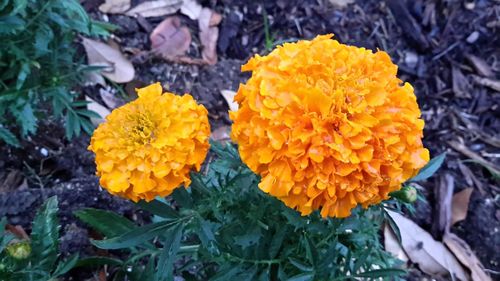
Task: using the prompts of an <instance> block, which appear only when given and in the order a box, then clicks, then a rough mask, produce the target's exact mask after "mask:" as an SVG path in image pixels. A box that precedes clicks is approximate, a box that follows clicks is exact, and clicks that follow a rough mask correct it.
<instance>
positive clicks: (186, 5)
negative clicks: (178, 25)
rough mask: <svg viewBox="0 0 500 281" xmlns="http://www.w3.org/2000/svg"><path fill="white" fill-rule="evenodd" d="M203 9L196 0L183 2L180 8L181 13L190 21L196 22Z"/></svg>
mask: <svg viewBox="0 0 500 281" xmlns="http://www.w3.org/2000/svg"><path fill="white" fill-rule="evenodd" d="M202 9H203V7H202V6H201V5H200V4H198V1H196V0H184V2H183V3H182V6H181V13H182V14H184V15H186V16H188V17H189V18H190V19H192V20H197V19H198V18H199V17H200V14H201V10H202Z"/></svg>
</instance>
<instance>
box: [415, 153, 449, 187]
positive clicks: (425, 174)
mask: <svg viewBox="0 0 500 281" xmlns="http://www.w3.org/2000/svg"><path fill="white" fill-rule="evenodd" d="M445 158H446V152H443V153H441V154H439V155H438V156H436V157H434V158H432V159H431V160H430V161H429V163H427V165H425V166H424V167H423V168H422V169H420V172H419V173H418V174H417V175H416V176H414V177H413V178H411V179H410V180H409V181H421V180H425V179H428V178H430V177H431V176H432V175H434V173H436V171H437V170H439V168H440V167H441V165H442V164H443V162H444V159H445Z"/></svg>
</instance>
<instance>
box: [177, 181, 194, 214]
mask: <svg viewBox="0 0 500 281" xmlns="http://www.w3.org/2000/svg"><path fill="white" fill-rule="evenodd" d="M172 198H174V200H175V202H177V204H179V205H181V206H182V207H183V208H187V209H189V208H192V207H193V199H192V198H191V195H190V194H189V192H188V191H187V189H186V188H184V187H182V186H181V187H179V188H176V189H175V190H174V192H173V193H172Z"/></svg>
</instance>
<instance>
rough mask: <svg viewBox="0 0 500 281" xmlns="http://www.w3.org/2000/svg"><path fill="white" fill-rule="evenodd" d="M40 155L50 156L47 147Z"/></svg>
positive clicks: (43, 148)
mask: <svg viewBox="0 0 500 281" xmlns="http://www.w3.org/2000/svg"><path fill="white" fill-rule="evenodd" d="M40 153H41V154H42V155H43V157H47V156H48V155H49V151H48V150H47V149H46V148H45V147H42V148H41V149H40Z"/></svg>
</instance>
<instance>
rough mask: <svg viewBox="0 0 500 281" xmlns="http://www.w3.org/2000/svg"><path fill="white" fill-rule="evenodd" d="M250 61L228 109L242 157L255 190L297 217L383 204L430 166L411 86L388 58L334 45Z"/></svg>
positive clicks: (294, 46)
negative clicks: (254, 181)
mask: <svg viewBox="0 0 500 281" xmlns="http://www.w3.org/2000/svg"><path fill="white" fill-rule="evenodd" d="M331 37H332V36H331V35H324V36H318V37H316V38H315V39H313V40H312V41H299V42H297V43H291V44H284V45H283V46H280V47H278V48H277V49H275V50H274V51H273V52H271V53H270V54H269V55H267V56H264V57H261V56H259V55H256V56H255V57H254V58H252V59H250V61H249V62H248V63H247V64H245V65H244V66H243V67H242V70H243V71H252V77H251V78H250V79H249V80H248V82H247V83H246V84H242V85H240V88H239V90H238V94H237V95H236V97H235V100H236V101H237V102H238V103H239V110H238V111H236V112H231V113H230V116H231V119H232V120H233V121H234V124H233V127H232V138H233V140H234V141H236V142H237V143H238V145H239V152H240V155H241V158H242V160H243V161H244V162H245V163H246V164H247V165H248V166H249V167H250V169H252V170H253V171H254V172H255V173H257V174H260V175H261V178H262V180H261V182H260V184H259V187H260V189H262V190H263V191H264V192H267V193H269V194H271V195H273V196H275V197H277V198H279V199H280V200H282V201H283V202H284V203H285V204H286V205H287V206H289V207H291V208H295V209H297V210H298V211H300V212H301V213H302V214H303V215H307V214H309V213H311V212H312V211H314V210H319V209H320V210H321V215H322V216H323V217H326V216H330V217H346V216H349V215H350V213H351V210H352V209H353V208H354V207H356V206H357V205H358V204H360V205H362V206H363V207H367V206H369V205H371V204H376V203H379V202H380V201H382V200H384V199H387V198H388V194H389V192H391V191H395V190H398V189H400V186H401V183H403V182H404V181H406V180H407V179H409V178H410V177H412V176H414V175H415V174H416V173H417V172H418V170H419V169H420V168H422V167H423V166H424V165H425V164H426V163H427V162H428V160H429V151H428V150H427V149H425V148H424V147H423V145H422V141H421V139H422V130H423V128H424V121H423V120H422V119H420V110H419V108H418V105H417V102H416V97H415V95H414V93H413V88H412V86H411V85H410V84H408V83H404V84H403V83H402V81H401V80H400V79H399V78H398V77H397V76H396V73H397V66H396V65H395V64H393V63H392V62H391V59H390V58H389V56H388V55H387V53H385V52H382V51H378V52H376V53H373V52H372V51H370V50H366V49H364V48H357V47H354V46H347V45H343V44H340V43H339V42H337V41H335V40H332V39H331Z"/></svg>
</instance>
